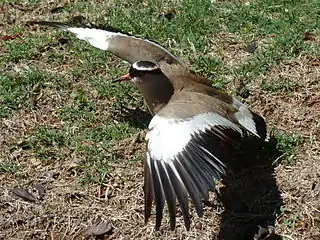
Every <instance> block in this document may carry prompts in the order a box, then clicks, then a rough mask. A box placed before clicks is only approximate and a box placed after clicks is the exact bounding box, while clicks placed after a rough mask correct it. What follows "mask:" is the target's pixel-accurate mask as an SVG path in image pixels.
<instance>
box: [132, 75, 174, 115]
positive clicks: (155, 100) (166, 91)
mask: <svg viewBox="0 0 320 240" xmlns="http://www.w3.org/2000/svg"><path fill="white" fill-rule="evenodd" d="M137 86H138V88H139V91H140V92H141V94H142V95H143V97H144V100H145V103H146V105H147V107H148V109H149V111H150V113H151V114H152V115H155V114H157V113H158V112H159V111H160V110H161V109H162V108H163V107H164V106H165V105H166V104H167V103H168V102H169V100H170V98H171V97H172V95H173V93H174V88H173V86H172V84H171V82H170V81H169V79H168V78H166V77H165V76H164V75H161V74H160V75H159V74H154V75H151V76H149V79H148V80H147V81H142V82H140V83H138V84H137Z"/></svg>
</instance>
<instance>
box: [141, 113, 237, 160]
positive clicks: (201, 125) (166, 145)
mask: <svg viewBox="0 0 320 240" xmlns="http://www.w3.org/2000/svg"><path fill="white" fill-rule="evenodd" d="M216 125H221V126H225V127H226V128H232V129H234V130H235V131H238V132H239V133H242V131H241V129H240V128H239V127H238V126H237V125H235V124H234V123H232V122H231V121H229V120H227V119H225V118H224V117H222V116H220V115H219V114H216V113H203V114H200V115H197V116H194V117H192V118H190V119H187V120H184V121H179V120H178V119H168V118H165V117H162V116H157V115H156V116H154V117H153V119H152V120H151V122H150V124H149V132H148V133H147V135H146V140H148V151H149V154H150V156H151V158H152V159H154V160H159V161H165V162H170V161H172V159H174V157H175V156H176V155H177V154H178V153H179V152H181V151H182V150H183V149H184V148H185V146H186V145H187V144H188V142H189V141H190V140H191V137H192V135H194V134H196V133H199V132H203V131H205V130H206V129H209V128H210V127H212V126H216Z"/></svg>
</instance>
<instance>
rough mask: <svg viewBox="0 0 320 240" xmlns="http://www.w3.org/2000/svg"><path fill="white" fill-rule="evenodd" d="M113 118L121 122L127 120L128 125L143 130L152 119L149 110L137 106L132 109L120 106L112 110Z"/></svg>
mask: <svg viewBox="0 0 320 240" xmlns="http://www.w3.org/2000/svg"><path fill="white" fill-rule="evenodd" d="M113 116H114V119H116V120H117V121H121V122H127V123H129V124H130V126H132V127H135V128H139V129H141V130H145V129H147V128H148V125H149V123H150V121H151V119H152V116H151V114H150V113H149V112H147V111H145V110H142V109H141V108H139V107H137V108H134V109H131V108H127V107H125V106H121V107H120V109H119V110H118V111H117V110H115V111H114V115H113Z"/></svg>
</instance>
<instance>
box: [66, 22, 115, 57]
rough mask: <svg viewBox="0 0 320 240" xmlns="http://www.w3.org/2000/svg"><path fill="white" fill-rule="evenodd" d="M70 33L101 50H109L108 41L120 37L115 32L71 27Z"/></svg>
mask: <svg viewBox="0 0 320 240" xmlns="http://www.w3.org/2000/svg"><path fill="white" fill-rule="evenodd" d="M67 30H68V31H70V32H72V33H74V34H75V35H76V36H77V38H79V39H81V40H85V41H87V42H89V43H90V44H91V45H92V46H94V47H96V48H99V49H101V50H106V51H107V50H109V43H108V39H110V38H112V37H113V36H115V35H118V34H117V33H114V32H108V31H105V30H101V29H95V28H77V27H69V28H67Z"/></svg>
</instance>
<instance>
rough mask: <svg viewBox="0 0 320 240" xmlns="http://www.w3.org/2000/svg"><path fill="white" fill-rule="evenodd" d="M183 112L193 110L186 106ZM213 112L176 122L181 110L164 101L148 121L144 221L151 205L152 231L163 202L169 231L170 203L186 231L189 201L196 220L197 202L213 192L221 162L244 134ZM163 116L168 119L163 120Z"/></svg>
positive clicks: (200, 210)
mask: <svg viewBox="0 0 320 240" xmlns="http://www.w3.org/2000/svg"><path fill="white" fill-rule="evenodd" d="M181 101H183V100H181ZM184 107H185V108H193V107H196V105H195V106H193V104H192V101H190V102H188V103H187V104H185V105H184ZM218 108H219V107H217V111H214V109H215V107H214V106H212V107H211V109H210V110H209V111H208V112H203V113H200V114H198V115H193V116H189V117H185V116H183V118H179V115H180V114H179V113H180V112H181V113H182V114H181V116H182V115H184V114H185V111H183V110H181V104H180V103H179V100H177V101H170V103H169V104H168V105H167V106H166V107H165V108H163V109H162V110H161V111H160V112H159V113H158V114H157V115H156V116H154V117H153V119H152V120H151V122H150V125H149V132H148V134H147V136H146V139H147V140H148V151H147V160H146V165H145V188H144V189H145V210H146V211H145V219H146V221H148V219H149V217H150V211H151V207H152V202H153V200H155V205H156V212H157V213H156V229H159V227H160V225H161V220H162V217H163V208H164V205H165V202H167V205H168V210H169V216H170V225H171V228H172V229H173V228H175V222H176V220H175V219H176V199H177V200H178V202H179V204H180V207H181V210H182V214H183V217H184V222H185V226H186V228H187V229H189V228H190V217H189V206H188V197H189V196H190V198H191V199H192V201H193V203H194V205H195V208H196V211H197V214H198V216H202V215H203V207H202V202H201V199H205V200H208V198H209V196H208V191H209V190H213V189H215V181H214V180H220V178H221V176H223V175H224V174H225V168H226V164H225V163H224V162H225V160H226V158H228V154H229V152H230V151H233V150H234V149H235V148H237V147H238V146H239V144H240V142H241V139H242V138H243V137H244V136H245V135H246V131H245V130H243V128H242V126H241V125H239V124H237V123H235V122H233V121H231V120H229V119H228V118H226V117H224V116H222V115H221V114H219V112H221V111H219V109H218ZM179 109H180V110H179ZM174 110H177V111H174ZM167 112H169V113H170V114H169V115H170V117H167V116H166V113H167ZM172 112H175V117H172V115H173V114H172Z"/></svg>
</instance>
